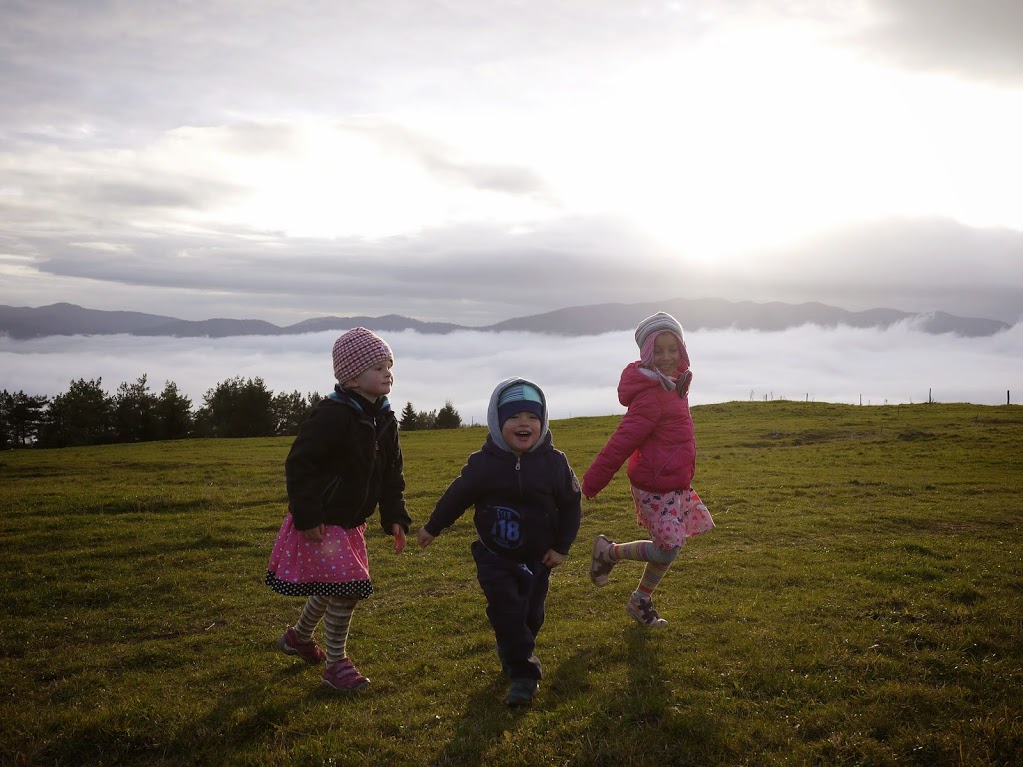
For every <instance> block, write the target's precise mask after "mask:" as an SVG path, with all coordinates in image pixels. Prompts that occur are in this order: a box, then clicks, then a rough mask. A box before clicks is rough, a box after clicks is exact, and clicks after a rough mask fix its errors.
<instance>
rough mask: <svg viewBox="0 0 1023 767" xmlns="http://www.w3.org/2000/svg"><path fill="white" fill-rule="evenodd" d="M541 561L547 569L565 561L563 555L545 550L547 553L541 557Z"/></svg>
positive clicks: (552, 550) (551, 550)
mask: <svg viewBox="0 0 1023 767" xmlns="http://www.w3.org/2000/svg"><path fill="white" fill-rule="evenodd" d="M541 561H542V562H543V563H544V564H545V565H547V566H548V567H550V568H554V567H557V566H558V565H560V564H561V563H562V562H564V561H565V555H564V554H562V553H561V552H560V551H555V550H554V549H547V553H546V554H544V555H543V559H542V560H541Z"/></svg>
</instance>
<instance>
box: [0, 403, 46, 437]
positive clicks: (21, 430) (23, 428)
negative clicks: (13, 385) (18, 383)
mask: <svg viewBox="0 0 1023 767" xmlns="http://www.w3.org/2000/svg"><path fill="white" fill-rule="evenodd" d="M48 404H49V399H48V398H46V397H39V396H30V395H28V394H25V392H23V391H19V392H18V393H17V394H12V393H10V392H8V391H6V390H4V391H3V392H2V393H0V448H17V447H25V446H27V445H32V444H35V443H36V441H37V440H38V437H39V429H40V428H41V426H42V422H43V419H44V418H45V417H46V412H45V411H46V406H47V405H48Z"/></svg>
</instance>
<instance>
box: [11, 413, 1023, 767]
mask: <svg viewBox="0 0 1023 767" xmlns="http://www.w3.org/2000/svg"><path fill="white" fill-rule="evenodd" d="M694 419H695V421H696V426H697V434H698V440H699V445H700V459H699V469H698V473H697V478H696V482H695V485H696V488H697V490H698V491H699V492H700V494H701V496H702V497H703V499H704V501H705V502H706V503H707V505H708V506H709V507H710V509H711V512H712V513H713V515H714V518H715V521H716V523H717V529H716V530H714V531H713V532H711V533H709V534H707V535H704V536H701V537H699V538H696V539H694V540H693V541H691V542H690V543H689V544H688V545H687V546H686V547H685V549H684V550H683V552H682V555H681V556H680V558H679V560H678V561H677V562H676V564H675V565H674V566H673V568H672V570H671V571H670V572H669V574H668V575H667V577H666V578H665V580H664V581H663V583H662V586H661V588H660V589H659V590H658V592H657V595H656V598H657V606H658V609H659V611H660V612H661V614H662V615H663V616H664V617H666V618H667V619H668V620H669V621H670V624H669V626H668V627H667V628H666V629H662V630H651V629H644V628H641V627H639V626H637V625H635V624H633V623H632V622H631V621H630V620H629V619H628V618H627V617H626V616H625V614H624V611H623V606H624V603H625V600H626V598H627V596H628V594H629V593H630V591H631V590H632V588H633V587H634V586H635V583H636V581H637V580H638V578H639V574H640V570H639V566H638V565H636V564H635V563H623V564H622V565H620V566H619V567H618V568H616V569H615V571H614V573H613V574H612V577H611V583H610V584H609V585H608V586H607V587H606V588H604V589H602V590H597V589H595V588H593V587H592V586H591V584H590V582H589V578H588V575H587V567H588V553H589V546H590V542H591V541H592V538H593V536H594V535H595V534H596V533H598V532H603V533H606V534H607V535H609V536H610V537H612V538H615V539H618V540H631V539H634V538H638V537H641V535H640V533H641V531H640V530H639V528H637V526H636V524H635V518H634V514H633V512H632V510H631V501H630V499H629V495H628V484H627V480H626V478H625V476H624V472H620V474H619V476H618V477H616V479H615V480H614V481H613V482H612V484H611V485H610V486H609V487H608V489H607V490H606V491H605V492H604V493H602V494H601V496H600V497H599V498H598V499H596V500H595V501H590V502H584V507H583V512H584V518H583V525H582V530H581V532H580V536H579V541H578V543H577V545H576V547H575V548H574V549H573V551H572V555H571V556H570V558H569V559H568V561H567V562H566V563H565V565H564V566H562V567H561V568H559V570H557V571H556V572H555V574H554V577H553V581H552V588H551V594H550V598H549V600H548V622H547V625H546V626H545V627H544V630H543V633H542V634H541V636H540V640H539V645H538V650H537V652H538V654H539V655H540V657H541V658H542V660H543V662H544V671H545V678H544V681H543V682H542V685H541V691H540V694H539V696H538V698H537V701H536V703H535V705H534V706H533V707H532V708H530V709H527V710H521V711H512V710H508V709H506V708H505V706H504V705H503V704H502V702H501V701H502V697H503V694H504V692H505V681H504V680H503V679H501V678H500V675H499V666H498V663H497V659H496V656H495V654H494V651H493V644H494V642H493V635H492V633H491V631H490V628H489V625H488V624H487V621H486V617H485V613H484V602H483V598H482V595H481V594H480V592H479V588H478V586H477V585H476V582H475V573H474V569H473V566H472V562H471V557H470V556H469V554H468V545H469V542H470V541H471V539H472V538H473V532H472V524H471V512H470V513H469V514H467V515H466V516H465V517H463V519H462V520H461V521H460V523H459V525H458V526H456V528H455V529H453V530H452V531H449V532H448V533H446V534H445V535H443V536H441V537H440V538H439V539H438V540H437V541H436V542H435V543H434V545H433V546H431V547H430V548H429V549H427V550H425V551H421V550H419V549H418V548H417V547H415V546H414V545H410V547H409V549H408V550H407V551H406V553H405V554H403V555H402V556H400V557H396V556H394V555H393V554H392V553H391V552H390V549H389V546H390V539H389V538H388V537H385V536H384V535H383V533H382V532H381V531H380V530H379V527H378V526H376V527H373V526H371V529H370V534H369V536H368V540H369V548H370V557H371V560H372V571H373V575H374V581H375V584H376V587H377V593H376V594H375V595H374V596H373V597H372V598H371V599H370V600H368V601H367V602H365V603H363V604H361V605H360V607H359V608H358V610H357V612H356V615H355V619H354V621H353V625H352V632H351V637H350V640H349V651H350V654H351V655H352V657H353V659H354V660H355V661H356V663H358V664H359V667H360V669H361V670H362V671H363V672H365V673H366V674H367V675H368V676H369V677H371V678H372V679H373V684H372V686H371V687H370V688H369V689H368V690H367V691H365V692H363V693H361V694H357V695H354V696H345V695H339V694H336V693H333V694H332V693H330V692H329V691H327V690H326V689H325V688H322V687H321V686H320V685H319V678H318V672H317V671H316V670H315V669H313V668H311V667H308V666H305V665H302V664H300V663H297V662H295V661H294V660H293V659H291V658H288V657H285V656H282V655H279V654H278V653H276V651H275V649H274V640H275V639H276V638H277V636H278V635H279V634H280V633H281V632H282V631H283V630H284V628H285V627H286V626H287V625H288V624H289V623H290V622H293V621H294V619H295V618H296V616H297V614H298V611H299V609H300V607H301V604H302V602H301V600H300V599H289V598H285V597H281V596H278V595H276V594H273V593H272V592H271V591H270V590H269V589H267V588H266V587H265V586H264V585H263V583H262V578H263V573H264V568H265V565H266V560H267V556H268V554H269V550H270V547H271V545H272V542H273V539H274V536H275V534H276V531H277V528H278V526H279V524H280V521H281V517H282V514H283V511H284V507H285V496H284V484H283V468H282V467H283V460H284V456H285V455H286V453H287V450H288V447H289V445H290V439H251V440H204V441H184V442H167V443H149V444H144V445H115V446H107V447H95V448H84V449H65V450H39V451H33V450H25V451H17V452H7V453H3V454H0V543H2V545H3V552H4V554H3V562H4V576H3V577H4V583H3V590H2V592H0V593H2V594H3V596H2V599H3V603H4V611H3V614H2V616H0V639H2V644H0V647H2V651H0V652H2V656H0V673H2V680H3V686H2V694H3V699H2V702H0V746H2V750H0V759H2V764H4V765H119V764H131V765H177V764H210V765H213V764H216V765H221V764H224V765H336V766H340V765H377V764H394V765H399V764H400V765H405V766H408V767H414V766H418V765H477V764H487V765H580V766H581V765H614V767H628V766H630V765H655V764H658V765H822V766H823V765H921V766H924V765H926V766H927V767H933V766H935V765H939V766H940V765H1014V764H1020V754H1023V703H1021V698H1023V533H1021V532H1020V529H1019V528H1020V522H1021V521H1023V501H1021V491H1023V409H1020V408H1018V407H980V406H972V405H916V406H901V407H851V406H841V405H827V404H819V403H793V402H785V401H776V402H768V403H752V402H751V403H728V404H723V405H708V406H703V407H698V408H695V409H694ZM616 422H617V419H616V418H613V417H607V418H576V419H570V420H565V421H559V422H556V423H555V424H554V425H553V429H554V434H555V440H556V444H557V445H558V446H559V447H560V448H561V449H563V450H564V451H565V452H566V453H567V454H568V456H569V459H570V460H571V462H572V465H573V466H574V468H575V469H576V471H577V473H578V474H580V475H581V474H582V473H583V471H585V469H586V467H587V466H588V465H589V462H590V461H591V459H592V458H593V456H594V455H595V454H596V452H597V451H598V450H599V449H600V447H601V445H603V443H604V441H605V440H606V439H607V437H608V436H609V435H610V433H611V431H612V430H613V428H614V426H615V424H616ZM484 433H485V432H484V431H483V430H482V429H480V428H474V429H462V430H458V431H452V432H411V433H409V434H407V435H404V436H403V447H404V450H405V455H406V478H407V480H408V485H409V492H408V498H409V503H410V507H411V512H412V515H413V518H414V519H415V520H416V522H417V523H421V522H422V521H424V520H425V519H426V517H427V516H428V514H429V512H430V511H431V509H432V504H433V503H434V501H435V500H436V499H437V497H438V496H439V494H440V493H441V492H442V491H443V490H444V488H445V487H446V486H447V483H448V482H449V481H450V480H451V479H452V478H453V477H454V476H455V475H456V474H457V472H458V471H459V469H460V468H461V466H462V463H463V462H464V460H465V458H466V456H467V455H468V454H469V452H471V451H472V450H475V449H476V448H477V447H478V446H479V445H480V443H481V442H482V440H483V436H484ZM372 525H377V520H376V518H375V517H374V519H373V521H372Z"/></svg>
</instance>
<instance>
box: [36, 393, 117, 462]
mask: <svg viewBox="0 0 1023 767" xmlns="http://www.w3.org/2000/svg"><path fill="white" fill-rule="evenodd" d="M102 383H103V379H102V378H97V379H96V380H94V381H86V380H85V379H84V378H79V379H78V380H77V381H72V382H71V388H69V389H68V390H67V391H66V392H65V393H63V394H58V395H57V396H56V397H54V398H53V401H52V402H51V403H50V407H49V408H48V409H47V411H46V418H45V420H44V422H43V425H42V428H41V429H40V430H39V444H40V445H41V446H42V447H71V446H75V445H99V444H103V443H107V442H110V437H111V435H112V428H111V416H110V413H111V409H112V404H111V400H110V398H109V397H107V396H106V394H104V393H103V389H102V388H101V387H102Z"/></svg>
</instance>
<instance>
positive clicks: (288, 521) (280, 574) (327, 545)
mask: <svg viewBox="0 0 1023 767" xmlns="http://www.w3.org/2000/svg"><path fill="white" fill-rule="evenodd" d="M365 530H366V526H365V525H361V526H359V527H356V528H353V529H351V530H347V529H345V528H343V527H340V526H338V525H326V526H325V527H324V533H323V540H322V541H320V542H319V543H315V542H313V541H309V540H306V538H305V536H304V535H302V533H301V532H300V531H299V530H296V529H295V523H294V520H293V519H292V517H291V514H288V515H286V516H285V517H284V523H283V524H282V525H281V529H280V532H278V533H277V540H276V541H275V542H274V547H273V551H272V552H271V553H270V563H269V564H268V565H267V568H266V585H267V586H269V587H270V588H271V589H273V590H274V591H276V592H277V593H278V594H283V595H285V596H289V597H308V596H312V595H313V594H320V595H323V596H330V597H350V598H354V599H365V598H366V597H368V596H369V595H370V594H372V593H373V582H372V581H371V580H370V577H369V557H368V555H367V553H366V536H365Z"/></svg>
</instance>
